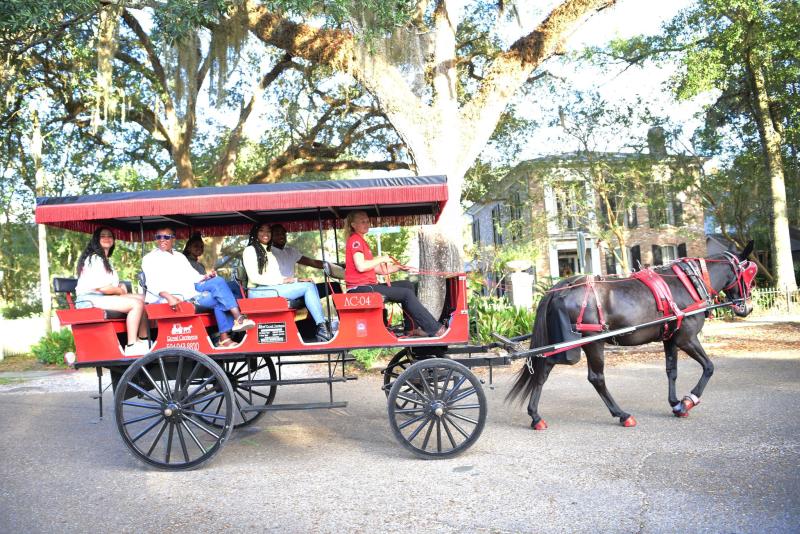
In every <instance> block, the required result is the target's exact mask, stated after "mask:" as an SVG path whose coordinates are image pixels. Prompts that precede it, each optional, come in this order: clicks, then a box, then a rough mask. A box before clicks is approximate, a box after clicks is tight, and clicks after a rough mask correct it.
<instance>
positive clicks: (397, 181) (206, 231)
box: [36, 176, 447, 240]
mask: <svg viewBox="0 0 800 534" xmlns="http://www.w3.org/2000/svg"><path fill="white" fill-rule="evenodd" d="M446 202H447V178H446V177H444V176H413V177H404V178H394V177H392V178H372V179H359V180H331V181H323V182H283V183H278V184H253V185H238V186H228V187H200V188H196V189H165V190H156V191H133V192H128V193H104V194H99V195H81V196H70V197H40V198H37V199H36V222H37V223H39V224H47V225H50V226H57V227H59V228H66V229H68V230H75V231H79V232H87V233H91V232H93V231H94V230H95V229H96V228H98V227H100V226H108V227H110V228H113V229H114V230H115V231H116V232H117V237H118V238H120V239H126V240H136V239H138V238H139V237H140V232H141V230H142V229H143V230H144V234H145V239H151V238H152V236H153V234H154V233H155V231H156V230H157V229H158V228H159V227H163V226H165V225H167V226H172V227H174V228H175V230H176V232H177V234H178V237H180V238H185V237H188V236H189V235H190V234H191V233H192V232H201V233H202V234H203V235H206V236H224V235H242V234H246V233H247V232H248V231H249V230H250V227H251V226H252V225H253V224H254V223H256V222H267V223H282V224H283V225H284V226H286V228H287V229H288V230H289V231H304V230H316V229H318V228H319V225H320V220H321V221H322V225H323V227H324V228H340V227H341V220H342V218H343V217H345V216H346V215H347V214H348V213H349V212H351V211H354V210H364V211H366V212H367V213H368V214H369V215H370V217H372V219H373V224H374V225H375V226H407V225H424V224H433V223H435V222H436V221H437V220H438V218H439V214H440V213H441V212H442V209H443V208H444V205H445V203H446Z"/></svg>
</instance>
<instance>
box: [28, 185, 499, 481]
mask: <svg viewBox="0 0 800 534" xmlns="http://www.w3.org/2000/svg"><path fill="white" fill-rule="evenodd" d="M445 202H447V183H446V179H445V178H444V177H412V178H383V179H370V180H348V181H330V182H316V183H283V184H273V185H248V186H234V187H217V188H212V187H208V188H199V189H192V190H162V191H140V192H130V193H109V194H101V195H89V196H75V197H59V198H39V199H37V208H36V221H37V222H38V223H43V224H48V225H52V226H57V227H61V228H66V229H70V230H75V231H80V232H88V233H91V232H93V231H94V230H95V229H96V228H98V227H108V228H111V229H113V230H114V232H115V233H116V235H117V238H119V239H124V240H129V241H141V242H142V251H143V252H144V249H145V243H146V242H147V241H149V240H152V239H153V234H154V232H155V230H157V229H158V228H161V227H164V226H165V225H169V226H171V227H175V228H176V233H177V235H178V238H186V237H188V236H189V235H190V234H191V233H192V232H197V231H199V232H202V234H203V235H205V236H228V235H242V234H246V233H247V230H248V229H249V227H250V226H252V224H253V223H255V222H270V223H272V222H275V223H281V224H282V225H284V226H285V227H286V228H287V229H288V230H289V231H309V230H314V231H317V232H319V236H320V241H321V245H323V246H321V249H322V250H323V255H324V249H325V247H324V241H325V238H326V235H327V236H328V239H331V238H332V240H333V242H334V244H335V245H338V243H337V239H338V238H337V235H336V232H335V230H336V229H337V228H338V227H339V226H340V225H341V220H342V218H343V217H344V216H345V215H346V214H347V213H348V212H350V211H353V210H362V211H366V212H367V213H368V214H369V215H370V216H371V217H372V218H373V220H374V221H375V222H376V225H378V226H395V225H418V224H432V223H434V222H435V221H436V220H437V218H438V215H439V214H440V213H441V211H442V208H443V206H444V204H445ZM335 248H337V250H338V246H336V247H335ZM337 256H338V254H337ZM336 259H337V260H338V257H337V258H336ZM323 260H331V261H332V260H333V258H325V257H323ZM140 282H141V283H140V286H145V285H146V281H143V280H140ZM54 286H55V290H56V291H58V292H62V293H66V294H67V299H68V302H69V307H68V309H61V310H58V311H57V312H56V313H57V315H58V317H59V319H60V321H61V323H62V325H66V326H69V327H71V329H72V332H73V335H74V338H75V346H76V352H75V356H74V361H72V362H70V363H71V364H72V365H74V366H75V367H76V368H81V367H95V368H96V369H97V373H98V380H99V387H100V395H98V397H99V399H100V410H101V416H102V369H104V368H106V369H108V370H109V371H110V375H111V379H112V385H113V389H114V411H115V415H116V421H117V426H118V429H119V432H120V435H121V436H122V439H123V441H124V442H125V444H126V445H127V446H128V448H129V449H130V450H131V451H132V452H133V454H134V455H135V456H137V457H138V458H140V459H141V460H143V461H145V462H147V463H149V464H151V465H154V466H156V467H160V468H170V469H181V468H191V467H195V466H197V465H200V464H202V463H203V462H205V461H207V460H209V459H210V458H211V457H212V456H213V455H214V454H215V453H216V452H218V451H219V449H220V448H221V447H222V446H223V445H224V443H225V441H226V440H227V439H228V437H229V435H230V432H231V431H232V430H233V429H234V428H235V427H238V426H243V425H247V424H250V423H252V422H253V421H255V420H256V419H257V418H258V417H259V416H260V415H261V414H263V413H264V412H265V411H272V410H296V409H315V408H335V407H343V406H346V403H344V402H335V401H334V400H333V389H332V385H333V384H334V383H336V382H345V381H348V380H351V379H353V378H354V377H352V376H349V375H348V374H347V372H346V365H347V364H348V363H349V362H352V361H353V358H352V357H351V356H350V354H349V350H352V349H357V348H371V347H384V348H386V347H388V348H397V349H398V354H397V356H396V357H395V358H394V359H392V361H391V362H390V364H389V366H388V367H387V369H386V370H385V372H384V377H385V379H384V387H385V389H386V391H387V394H388V397H389V418H390V423H391V426H392V429H393V431H394V433H395V435H396V436H397V438H398V439H399V440H400V441H401V443H402V444H403V445H404V446H406V447H407V448H409V449H410V450H412V451H413V452H414V453H416V454H418V455H421V456H425V457H447V456H452V455H454V454H458V453H459V452H461V451H463V450H465V449H466V448H468V447H469V446H470V445H472V444H473V443H474V442H475V440H477V438H478V436H479V435H480V433H481V431H482V429H483V425H484V422H485V419H486V400H485V397H484V394H483V391H482V388H481V384H480V381H479V380H478V379H477V378H476V377H475V375H474V374H473V373H472V372H470V370H469V368H468V367H467V366H465V365H463V364H460V363H458V362H455V361H452V360H449V359H440V358H436V359H431V360H427V359H428V358H430V357H431V356H440V355H442V354H444V353H445V352H447V351H450V352H451V353H452V352H457V353H459V352H460V353H462V354H463V353H471V352H481V351H485V347H472V346H469V345H468V341H469V319H468V314H467V294H466V276H465V275H464V274H463V273H461V274H455V275H452V276H449V277H447V279H446V298H445V304H444V308H443V311H442V314H441V316H440V318H439V321H440V322H441V324H442V325H444V326H445V327H446V331H445V333H444V335H442V336H440V337H438V338H430V337H429V338H425V337H422V338H420V337H404V336H402V335H401V334H399V333H397V332H395V331H393V330H392V329H391V328H390V326H389V325H387V322H386V320H385V313H384V300H383V298H382V296H381V295H380V294H378V293H357V294H356V293H346V292H341V289H339V287H338V283H336V282H333V281H332V280H330V279H328V276H327V274H326V275H325V286H324V287H327V288H329V291H328V293H329V294H330V295H331V300H332V303H333V307H334V308H335V313H336V314H337V315H338V324H339V326H338V331H337V332H335V335H334V336H333V338H332V339H331V340H330V341H327V342H322V343H320V342H317V341H316V340H315V339H313V338H311V339H309V338H308V337H306V338H304V337H303V335H302V328H301V327H300V326H298V323H297V322H296V318H297V315H296V314H297V309H296V308H297V303H293V302H290V301H288V300H287V299H284V298H282V297H267V298H244V299H240V300H239V301H238V303H239V307H240V309H241V311H242V313H246V314H247V316H248V317H249V318H250V319H251V320H253V321H254V322H255V323H256V326H255V328H253V329H252V330H249V331H248V332H246V333H244V337H243V338H242V339H240V340H239V342H238V344H236V346H235V347H218V346H215V345H214V343H212V339H211V337H212V334H213V332H214V330H215V326H216V325H215V318H214V315H213V314H212V313H210V310H208V309H199V308H198V307H197V306H195V304H193V303H191V302H189V301H183V302H180V303H179V304H177V305H176V306H170V305H169V304H148V305H147V306H146V312H147V316H148V318H149V320H150V330H151V332H152V339H153V345H152V348H151V352H149V353H148V354H147V355H145V356H135V357H126V356H125V355H124V353H123V351H122V348H121V339H122V338H121V336H122V335H123V333H124V332H125V317H124V315H123V314H119V313H116V312H109V311H105V310H102V309H99V308H95V307H88V308H76V307H75V305H74V302H73V299H72V298H71V295H70V293H71V292H72V291H74V288H75V280H74V279H56V280H55V281H54ZM142 289H143V290H145V291H146V287H144V288H142ZM330 313H331V309H330V307H329V308H328V314H329V318H330ZM417 360H426V361H419V362H417ZM501 360H502V358H501ZM415 362H416V364H417V365H416V367H415V366H413V365H412V364H415ZM431 362H432V363H431ZM315 363H316V364H324V365H323V366H322V368H324V369H327V372H326V373H325V375H324V376H321V377H318V378H300V379H297V378H295V379H283V378H282V376H281V372H280V370H281V368H282V367H283V366H286V365H297V364H315ZM466 363H467V365H469V366H472V365H477V364H487V363H492V362H491V361H489V360H487V359H486V358H482V357H480V358H470V359H468V361H467V362H466ZM412 367H413V371H411V372H409V371H410V369H407V368H412ZM404 371H405V372H404ZM307 383H325V384H328V385H329V387H330V394H329V398H328V399H327V401H326V402H318V403H304V404H275V403H274V400H275V398H276V391H277V388H278V386H286V385H297V384H307ZM408 391H412V392H414V395H415V396H416V395H417V393H419V394H421V395H422V396H423V397H424V398H426V399H428V402H426V403H425V404H419V403H418V401H419V399H416V397H415V399H411V398H410V397H408V395H407V392H408ZM423 423H424V424H423Z"/></svg>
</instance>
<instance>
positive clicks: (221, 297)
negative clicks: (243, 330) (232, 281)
mask: <svg viewBox="0 0 800 534" xmlns="http://www.w3.org/2000/svg"><path fill="white" fill-rule="evenodd" d="M194 288H195V289H196V290H197V291H199V292H200V294H198V295H197V296H195V297H194V298H193V299H192V300H193V301H194V302H195V303H196V304H197V305H198V306H204V307H206V308H214V317H216V319H217V328H218V329H219V331H220V333H224V332H230V331H231V328H233V315H232V314H231V312H230V311H229V310H230V309H231V308H236V307H237V306H238V304H237V303H236V299H235V298H234V296H233V294H232V293H231V289H230V288H229V287H228V283H227V282H226V281H225V280H223V279H222V278H220V277H218V276H215V277H214V278H209V279H208V280H206V281H205V282H198V283H196V284H195V285H194Z"/></svg>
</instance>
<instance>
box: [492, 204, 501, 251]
mask: <svg viewBox="0 0 800 534" xmlns="http://www.w3.org/2000/svg"><path fill="white" fill-rule="evenodd" d="M502 224H503V217H502V214H501V213H500V206H499V205H497V206H495V207H494V208H492V241H493V242H494V245H495V246H497V245H502V244H503V226H502Z"/></svg>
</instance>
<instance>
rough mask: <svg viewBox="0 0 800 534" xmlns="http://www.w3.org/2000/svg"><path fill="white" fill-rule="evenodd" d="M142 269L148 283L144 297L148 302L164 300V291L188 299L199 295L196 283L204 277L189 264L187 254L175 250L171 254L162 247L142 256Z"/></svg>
mask: <svg viewBox="0 0 800 534" xmlns="http://www.w3.org/2000/svg"><path fill="white" fill-rule="evenodd" d="M142 271H144V276H145V283H146V284H147V295H145V297H144V300H145V302H147V303H153V302H163V301H164V299H163V298H162V297H160V296H159V293H161V292H162V291H166V292H167V293H171V294H173V295H180V297H181V298H183V300H188V299H190V298H192V297H193V296H195V295H197V290H196V289H195V288H194V285H195V284H196V283H197V282H199V281H201V280H202V279H203V278H204V275H202V274H200V273H198V272H197V271H195V270H194V267H192V266H191V265H190V264H189V260H187V259H186V256H184V255H183V254H181V253H180V252H177V251H175V250H173V251H172V253H171V254H170V253H169V252H165V251H163V250H160V249H155V250H152V251H150V252H149V253H147V255H146V256H145V257H144V258H142Z"/></svg>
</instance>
